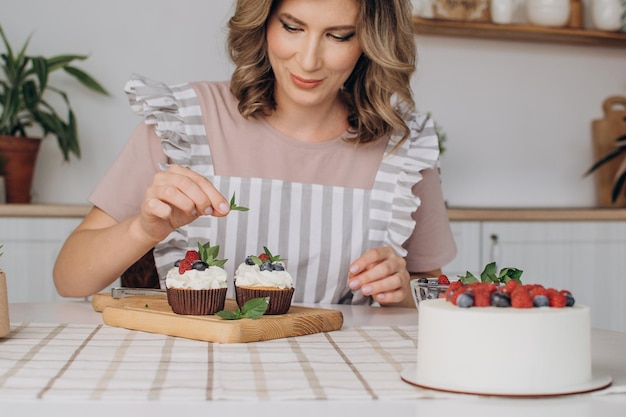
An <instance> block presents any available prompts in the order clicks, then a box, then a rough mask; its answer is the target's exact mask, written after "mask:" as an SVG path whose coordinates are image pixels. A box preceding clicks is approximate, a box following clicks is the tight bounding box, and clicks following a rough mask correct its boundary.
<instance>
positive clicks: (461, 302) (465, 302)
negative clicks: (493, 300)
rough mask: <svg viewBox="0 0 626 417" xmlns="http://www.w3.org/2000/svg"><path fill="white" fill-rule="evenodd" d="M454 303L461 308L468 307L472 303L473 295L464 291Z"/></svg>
mask: <svg viewBox="0 0 626 417" xmlns="http://www.w3.org/2000/svg"><path fill="white" fill-rule="evenodd" d="M456 305H457V306H458V307H461V308H468V307H471V306H473V305H474V296H473V295H472V294H470V293H467V292H464V293H463V294H460V295H459V296H458V297H457V298H456Z"/></svg>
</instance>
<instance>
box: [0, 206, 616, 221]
mask: <svg viewBox="0 0 626 417" xmlns="http://www.w3.org/2000/svg"><path fill="white" fill-rule="evenodd" d="M89 210H91V206H90V205H81V204H0V218H3V217H43V218H53V217H78V218H82V217H84V216H85V215H86V214H87V213H88V212H89ZM448 218H449V219H450V221H457V222H463V221H596V220H600V221H626V208H595V207H588V208H586V207H580V208H566V207H563V208H548V207H546V208H532V207H529V208H523V207H519V208H518V207H510V208H505V207H503V208H491V207H449V208H448Z"/></svg>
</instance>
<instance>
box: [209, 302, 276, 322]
mask: <svg viewBox="0 0 626 417" xmlns="http://www.w3.org/2000/svg"><path fill="white" fill-rule="evenodd" d="M269 301H270V298H269V297H260V298H253V299H251V300H248V301H246V302H245V303H244V305H243V307H242V308H241V309H239V308H237V310H235V311H234V312H232V311H227V310H222V311H218V312H217V313H215V315H216V316H218V317H220V318H223V319H224V320H240V319H243V318H246V319H251V320H256V319H258V318H259V317H261V316H262V315H263V314H265V312H266V311H267V307H268V305H269Z"/></svg>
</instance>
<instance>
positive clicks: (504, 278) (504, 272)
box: [458, 262, 524, 285]
mask: <svg viewBox="0 0 626 417" xmlns="http://www.w3.org/2000/svg"><path fill="white" fill-rule="evenodd" d="M497 271H498V268H497V267H496V263H495V262H491V263H489V264H487V265H486V266H485V269H483V272H481V273H480V281H482V282H487V283H494V284H506V283H507V282H509V281H510V280H512V279H514V280H516V281H517V282H519V283H520V284H521V283H522V280H521V276H522V273H523V272H524V271H522V270H521V269H517V268H510V267H507V268H502V269H501V270H500V272H497ZM458 277H459V281H461V282H462V283H463V284H465V285H467V284H472V283H475V282H479V281H478V278H476V277H475V276H474V275H472V273H471V272H469V271H467V272H466V274H465V275H458Z"/></svg>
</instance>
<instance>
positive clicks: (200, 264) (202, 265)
mask: <svg viewBox="0 0 626 417" xmlns="http://www.w3.org/2000/svg"><path fill="white" fill-rule="evenodd" d="M191 267H192V268H193V269H195V270H197V271H204V270H205V269H207V268H208V267H209V264H207V263H206V262H204V261H193V263H192V264H191Z"/></svg>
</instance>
